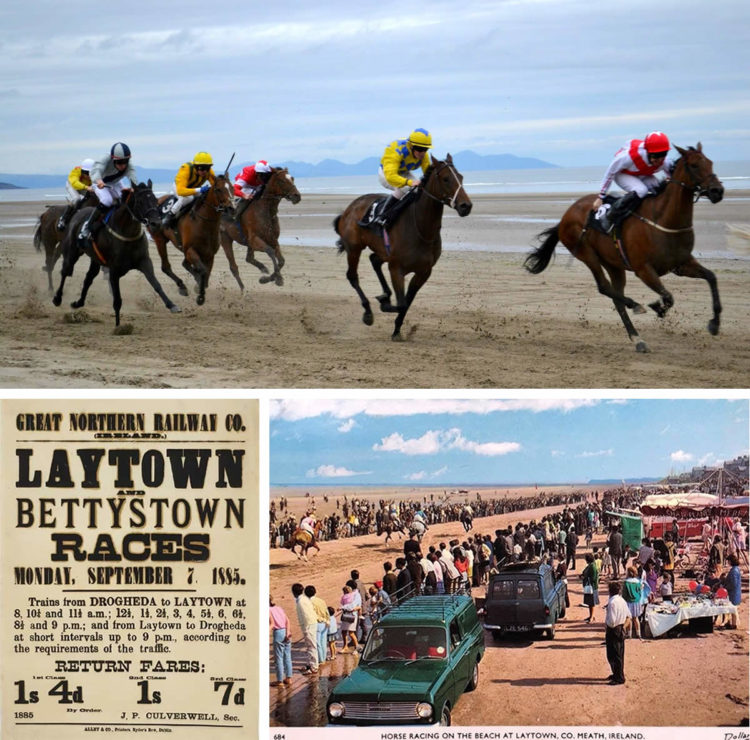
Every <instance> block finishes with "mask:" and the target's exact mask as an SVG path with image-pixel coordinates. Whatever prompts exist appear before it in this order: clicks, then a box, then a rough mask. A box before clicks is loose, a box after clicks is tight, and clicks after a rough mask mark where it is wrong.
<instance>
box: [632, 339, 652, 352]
mask: <svg viewBox="0 0 750 740" xmlns="http://www.w3.org/2000/svg"><path fill="white" fill-rule="evenodd" d="M635 351H636V352H643V354H646V353H647V352H650V351H651V350H650V349H649V348H648V345H647V344H646V342H644V341H643V340H642V339H639V340H638V341H637V342H636V345H635Z"/></svg>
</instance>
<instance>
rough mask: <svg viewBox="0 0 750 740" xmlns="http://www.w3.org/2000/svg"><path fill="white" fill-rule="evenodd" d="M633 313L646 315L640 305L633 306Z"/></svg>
mask: <svg viewBox="0 0 750 740" xmlns="http://www.w3.org/2000/svg"><path fill="white" fill-rule="evenodd" d="M633 313H636V314H638V313H646V309H645V308H644V307H643V306H641V304H640V303H636V304H635V306H633Z"/></svg>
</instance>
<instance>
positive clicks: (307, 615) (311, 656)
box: [292, 583, 318, 676]
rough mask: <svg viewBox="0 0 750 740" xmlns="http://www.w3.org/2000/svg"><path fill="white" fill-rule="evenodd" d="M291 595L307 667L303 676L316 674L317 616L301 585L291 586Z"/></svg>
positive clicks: (303, 671) (303, 670)
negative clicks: (303, 643)
mask: <svg viewBox="0 0 750 740" xmlns="http://www.w3.org/2000/svg"><path fill="white" fill-rule="evenodd" d="M292 595H293V596H294V600H295V601H296V602H297V619H298V620H299V626H300V631H301V632H302V636H303V638H304V640H305V653H306V654H307V660H308V663H307V665H306V666H305V667H304V668H303V669H302V674H303V675H305V676H311V675H312V676H314V675H317V673H318V615H317V614H316V612H315V607H314V606H313V603H312V601H310V599H309V598H308V597H307V596H305V587H304V586H303V585H302V584H301V583H294V584H292Z"/></svg>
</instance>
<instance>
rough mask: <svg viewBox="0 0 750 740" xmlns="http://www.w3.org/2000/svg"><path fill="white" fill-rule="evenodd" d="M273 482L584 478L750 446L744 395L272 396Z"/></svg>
mask: <svg viewBox="0 0 750 740" xmlns="http://www.w3.org/2000/svg"><path fill="white" fill-rule="evenodd" d="M270 414H271V426H270V461H271V464H270V483H271V485H295V486H313V485H344V484H350V485H377V484H387V485H401V486H409V485H438V486H439V485H460V484H466V485H468V484H472V483H473V484H487V485H492V484H502V483H528V484H533V483H540V484H542V483H547V484H550V483H583V482H586V481H588V480H591V479H601V478H614V479H621V478H633V477H638V476H648V477H652V476H656V477H661V476H665V475H667V474H668V473H670V472H675V473H679V472H683V471H687V470H690V469H691V468H692V467H693V466H695V465H709V466H711V465H716V464H718V463H720V462H721V461H723V460H727V459H731V458H734V457H736V456H737V455H740V454H747V451H748V435H749V431H748V430H749V429H750V427H749V423H750V421H749V419H748V401H747V400H746V399H742V400H723V399H722V400H706V399H701V400H690V399H674V400H664V399H654V400H639V399H627V400H615V399H576V398H569V399H553V398H545V399H519V400H496V401H490V400H467V401H460V400H427V399H424V400H408V399H399V400H387V401H377V400H321V401H316V400H303V399H296V398H295V399H286V400H284V401H272V402H271V404H270Z"/></svg>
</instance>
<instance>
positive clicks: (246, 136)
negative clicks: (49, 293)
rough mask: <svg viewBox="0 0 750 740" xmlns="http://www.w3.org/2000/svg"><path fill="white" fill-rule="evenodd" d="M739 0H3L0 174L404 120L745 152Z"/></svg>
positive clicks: (259, 151) (147, 160)
mask: <svg viewBox="0 0 750 740" xmlns="http://www.w3.org/2000/svg"><path fill="white" fill-rule="evenodd" d="M749 20H750V4H748V3H747V1H746V0H722V1H721V2H718V3H706V2H705V0H630V1H629V2H624V3H605V4H592V3H590V2H588V1H587V0H501V1H494V2H471V1H470V2H466V3H455V2H443V1H442V0H437V1H433V0H431V1H430V2H424V0H423V1H422V2H412V1H410V0H402V1H399V2H395V1H394V0H381V2H378V3H351V2H349V0H328V1H327V2H298V1H293V0H276V1H275V2H272V3H261V2H252V1H251V2H245V3H220V4H216V3H206V2H204V1H203V0H201V1H200V2H198V1H196V0H182V1H181V2H174V1H173V0H168V1H167V2H156V3H154V2H144V0H130V1H129V2H126V3H102V2H100V1H99V0H96V1H92V0H78V2H75V3H65V4H60V3H59V2H57V1H56V0H55V1H52V0H31V2H27V3H11V2H6V3H3V4H2V6H0V27H2V29H3V35H2V39H0V130H1V131H2V137H0V171H2V172H15V173H41V174H52V173H60V172H67V171H68V170H69V169H70V167H71V166H72V165H73V164H75V163H77V162H79V161H80V160H81V159H82V158H84V157H87V156H91V157H98V156H100V155H101V154H102V153H104V152H106V151H108V149H109V147H110V146H111V144H112V143H113V142H114V141H117V140H123V141H125V142H126V143H128V144H129V145H130V146H131V148H132V150H133V152H134V155H135V160H134V161H135V163H136V164H140V165H142V166H147V167H170V168H171V167H175V168H176V167H177V166H179V164H181V163H182V162H183V161H185V160H186V159H188V158H190V157H192V156H193V154H194V153H195V152H196V151H197V150H202V149H205V150H208V151H209V152H211V153H212V154H213V156H214V159H215V160H216V161H217V162H218V163H224V162H226V161H227V160H228V158H229V156H230V155H231V154H232V152H233V151H236V152H237V155H238V160H237V161H245V160H249V159H256V158H261V157H265V158H267V159H269V160H271V161H283V160H291V159H296V160H304V161H309V162H319V161H320V160H322V159H324V158H327V157H332V158H336V159H340V160H342V161H345V162H356V161H359V160H361V159H363V158H365V157H368V156H380V154H381V153H382V150H383V148H384V146H385V145H386V144H387V143H388V142H389V141H390V140H392V139H394V138H396V137H401V136H405V135H406V134H407V133H408V132H409V131H410V130H411V129H412V128H414V127H417V126H423V127H426V128H429V129H430V130H431V131H432V132H433V133H434V138H435V141H436V153H437V154H438V156H443V154H444V153H445V152H447V151H452V152H455V151H458V150H461V149H473V150H475V151H477V152H480V153H483V154H498V153H505V152H507V153H512V154H516V155H518V156H533V157H539V158H541V159H545V160H547V161H550V162H553V163H555V164H559V165H568V166H571V165H596V164H600V165H601V166H602V167H603V168H604V167H605V166H606V164H607V163H608V160H609V158H610V157H611V155H612V154H613V153H614V151H615V150H616V149H617V148H618V147H619V146H620V145H621V143H622V142H623V141H624V140H625V139H627V138H630V137H633V136H644V135H645V134H646V133H648V132H649V131H650V130H653V129H662V130H664V131H666V132H667V133H668V134H669V135H670V136H671V138H672V140H673V141H675V142H676V143H677V144H680V145H681V146H688V145H694V144H695V143H696V142H697V141H698V140H701V141H702V143H703V145H704V149H705V151H706V153H707V154H708V156H710V157H711V158H713V159H714V160H715V161H722V160H730V159H735V160H750V125H748V120H750V117H749V115H748V114H750V96H748V90H750V22H748V21H749Z"/></svg>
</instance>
